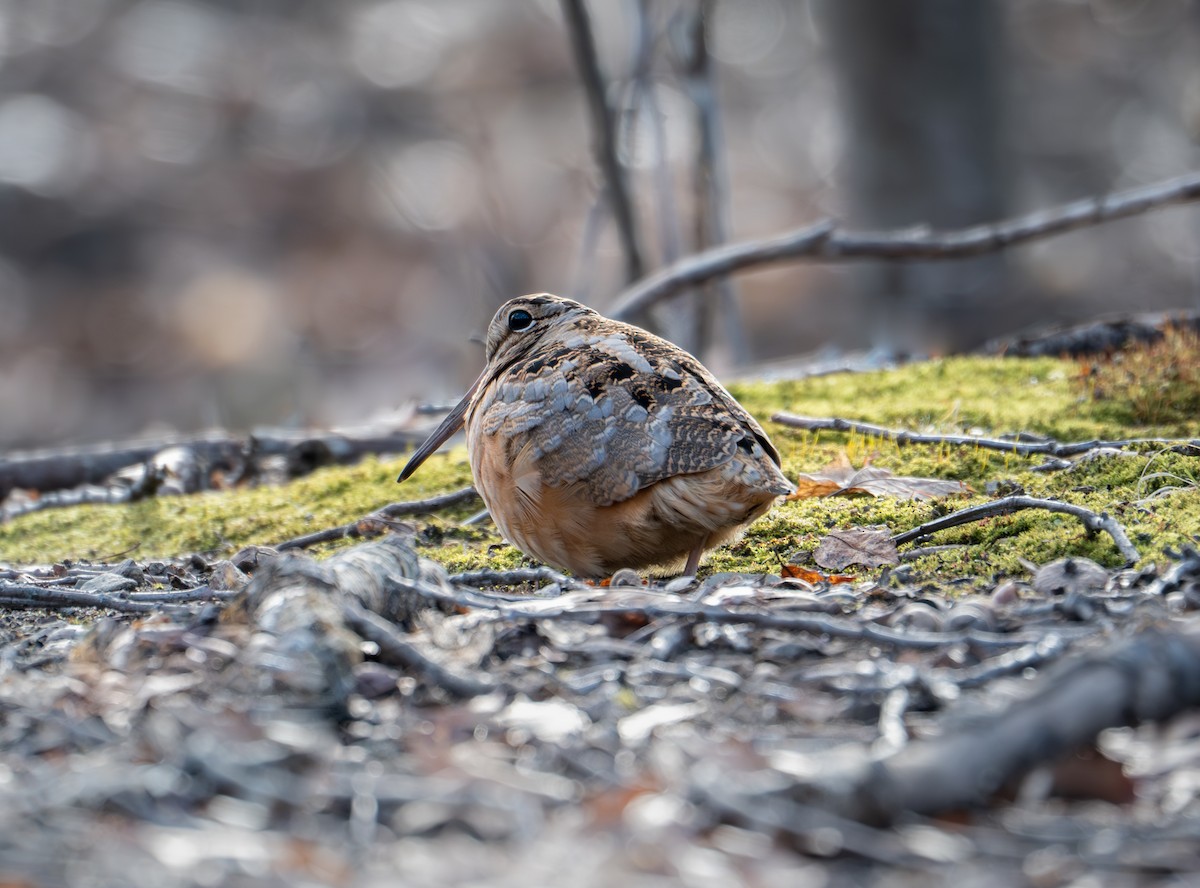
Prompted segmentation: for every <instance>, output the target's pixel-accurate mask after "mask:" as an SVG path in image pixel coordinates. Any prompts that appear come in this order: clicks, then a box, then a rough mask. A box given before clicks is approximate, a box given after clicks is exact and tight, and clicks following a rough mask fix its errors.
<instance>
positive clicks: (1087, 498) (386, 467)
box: [0, 358, 1200, 583]
mask: <svg viewBox="0 0 1200 888" xmlns="http://www.w3.org/2000/svg"><path fill="white" fill-rule="evenodd" d="M1075 373H1076V365H1074V364H1072V363H1070V362H1066V361H1058V360H1054V359H1036V360H1016V359H995V358H956V359H949V360H943V361H934V362H929V363H924V364H918V365H913V366H909V367H904V368H901V369H898V370H893V371H886V372H877V373H866V374H839V375H835V376H827V377H822V378H818V379H807V380H799V381H788V382H776V383H741V384H737V385H734V386H732V389H733V391H734V393H735V394H736V395H737V396H738V397H739V399H740V400H741V401H742V403H743V404H745V405H746V407H747V408H748V409H749V410H750V411H751V412H753V413H754V414H756V415H757V416H758V417H760V419H762V420H764V423H765V424H766V426H767V429H768V432H769V433H770V435H771V437H772V439H773V440H774V441H775V443H776V445H777V446H778V447H779V450H780V453H781V455H782V458H783V464H784V470H785V472H786V473H787V474H788V475H789V476H790V477H793V478H794V477H795V476H796V474H797V473H799V472H813V471H817V470H818V469H820V468H821V467H822V466H824V465H825V464H826V463H828V462H830V461H832V460H833V459H834V458H835V457H836V456H837V455H838V454H839V453H840V452H842V451H845V452H846V453H847V454H848V455H849V457H850V459H851V460H852V461H853V462H854V464H855V465H861V464H862V462H863V461H864V460H866V459H868V458H870V459H871V460H872V462H873V464H874V465H876V466H879V467H882V468H887V469H890V470H892V471H893V472H895V473H896V474H899V475H916V476H921V477H936V478H951V479H957V480H962V481H965V482H966V483H967V484H969V485H970V486H971V488H972V489H973V490H974V491H975V493H974V494H973V495H971V496H962V497H954V498H951V499H949V500H941V501H936V502H913V501H906V500H897V499H893V498H887V497H885V498H872V497H832V498H827V499H818V500H805V501H798V502H788V503H781V504H779V505H778V506H776V507H775V508H774V509H773V510H772V511H771V512H770V513H769V514H768V515H767V516H765V517H764V518H763V519H761V520H760V521H758V522H756V523H755V524H754V526H753V527H751V529H750V531H749V532H748V533H747V534H746V536H745V537H744V538H743V539H742V540H741V541H740V542H738V543H736V544H734V545H732V546H728V547H725V548H723V549H720V550H718V551H716V552H713V553H712V554H711V555H710V556H709V558H708V561H707V562H706V564H705V567H704V568H703V570H705V571H739V572H747V573H761V572H771V573H775V572H778V570H779V567H780V564H781V562H783V561H786V560H787V559H789V558H792V557H797V558H799V559H800V560H801V561H802V560H803V559H804V558H805V557H806V556H808V555H810V554H811V552H812V551H813V550H814V549H815V548H816V546H817V544H818V543H819V542H820V540H821V538H822V537H823V536H824V535H825V534H827V533H828V532H829V531H830V530H832V529H834V528H841V527H852V526H862V525H873V524H880V525H885V526H887V527H888V528H890V529H892V530H893V531H896V532H899V531H902V530H905V529H907V528H910V527H913V526H915V525H917V524H919V523H921V522H923V521H926V520H928V519H930V518H931V517H933V516H935V515H936V514H942V513H945V512H948V511H951V510H953V509H957V508H961V507H964V506H967V505H971V504H973V503H979V502H985V501H986V500H987V499H988V496H987V488H988V484H989V482H1009V483H1011V484H1014V485H1016V486H1018V487H1019V488H1021V489H1023V490H1025V491H1026V492H1027V493H1029V494H1030V495H1033V496H1042V497H1059V498H1062V499H1065V500H1067V501H1069V502H1072V503H1077V504H1079V505H1083V506H1086V507H1088V508H1091V509H1094V510H1097V511H1108V512H1110V513H1112V514H1114V515H1115V516H1116V517H1117V518H1118V519H1119V520H1120V521H1121V522H1122V523H1123V524H1124V526H1125V527H1126V529H1127V531H1128V532H1129V535H1130V537H1131V539H1132V540H1133V542H1134V544H1135V545H1137V546H1138V547H1139V548H1140V549H1141V551H1142V552H1143V553H1144V555H1145V556H1146V557H1147V558H1149V559H1152V558H1154V557H1155V556H1156V555H1159V554H1160V553H1161V552H1162V551H1163V550H1164V548H1166V547H1177V546H1179V545H1180V544H1182V543H1185V542H1188V541H1194V540H1195V539H1196V534H1197V532H1198V531H1200V497H1198V496H1196V495H1195V494H1196V490H1197V486H1198V485H1197V460H1196V459H1195V458H1194V457H1187V456H1181V455H1179V454H1173V453H1169V452H1166V451H1165V450H1164V449H1163V448H1152V447H1147V448H1144V449H1143V450H1142V452H1141V453H1137V454H1132V455H1116V456H1102V457H1098V458H1095V459H1088V460H1085V461H1082V462H1080V463H1078V464H1077V465H1075V466H1074V467H1073V468H1072V469H1070V470H1066V471H1055V472H1035V471H1033V468H1034V467H1035V466H1037V465H1039V464H1041V463H1042V462H1043V459H1042V458H1041V457H1037V456H1033V457H1020V456H1013V455H1011V454H1004V453H998V452H995V451H991V450H984V449H982V448H977V447H954V446H949V445H939V446H925V445H898V444H895V443H892V442H888V441H882V440H879V439H875V438H870V437H867V436H863V435H857V434H842V433H832V432H819V433H813V432H802V431H797V430H794V429H788V428H784V427H782V426H779V425H775V424H772V423H770V422H767V419H768V417H770V415H771V414H772V413H775V412H778V411H786V412H791V413H799V414H803V415H810V416H842V417H846V418H850V419H859V420H863V421H867V422H871V423H874V424H877V425H882V426H888V427H894V428H906V429H910V430H916V431H937V432H945V433H959V432H972V433H976V434H984V435H989V436H999V435H1004V434H1012V433H1015V432H1028V433H1033V434H1043V435H1049V436H1052V437H1054V438H1057V439H1058V440H1060V441H1074V440H1091V439H1115V438H1124V437H1155V436H1163V437H1177V436H1185V435H1188V434H1191V433H1192V430H1191V429H1190V428H1188V427H1186V425H1185V424H1182V423H1180V424H1175V425H1170V424H1168V425H1166V426H1156V427H1149V426H1130V425H1125V424H1121V423H1118V422H1115V421H1114V420H1113V419H1112V418H1111V415H1107V414H1106V408H1105V407H1104V405H1097V404H1096V403H1095V402H1093V401H1090V400H1088V399H1086V398H1083V397H1081V396H1080V395H1079V394H1078V389H1077V385H1076V383H1075V381H1074V374H1075ZM1110 412H1111V411H1109V413H1110ZM401 464H402V460H388V461H380V460H376V459H368V460H366V461H364V462H363V463H361V464H359V465H357V466H353V467H348V468H332V469H325V470H322V471H320V472H317V473H315V474H313V475H311V476H309V477H307V478H304V479H300V480H298V481H295V482H292V483H291V484H289V485H287V486H286V487H282V488H259V489H255V490H233V491H225V492H219V493H208V494H202V495H198V496H193V497H179V498H162V499H156V500H149V501H146V502H142V503H136V504H133V505H128V506H91V507H78V508H71V509H54V510H47V511H45V512H40V513H35V514H32V515H28V516H25V517H22V518H19V519H16V520H14V521H12V522H9V523H8V524H5V525H0V561H4V562H10V563H28V562H37V561H52V560H60V559H63V558H72V559H80V558H96V557H102V556H109V557H112V556H115V555H116V554H117V553H120V552H125V551H132V552H134V553H135V554H136V556H137V557H139V558H151V557H165V556H172V555H177V554H181V553H186V552H193V551H198V552H204V553H209V554H215V555H222V554H229V553H231V552H233V551H236V550H237V549H238V548H240V547H242V546H245V545H248V544H251V543H255V544H264V545H265V544H270V543H274V542H279V541H281V540H285V539H289V538H291V537H294V536H298V535H300V534H303V533H308V532H311V531H313V530H318V529H321V528H325V527H330V526H333V525H337V524H343V523H346V522H349V521H352V520H354V519H356V518H358V517H361V516H362V515H365V514H367V513H369V512H371V511H372V510H374V509H376V508H378V507H380V506H382V505H384V504H385V503H387V502H390V501H393V500H395V499H420V498H423V497H426V496H430V495H433V494H436V493H444V492H446V491H449V490H453V489H456V488H459V487H462V486H463V485H465V484H468V483H470V471H469V467H468V465H467V462H466V454H465V451H464V449H463V448H458V449H456V450H453V451H451V452H450V453H449V455H443V456H437V457H434V458H432V459H430V460H429V461H428V462H427V463H426V464H425V465H424V466H423V467H422V468H421V470H420V472H418V473H417V475H416V476H415V477H414V478H413V479H411V480H409V481H408V482H406V483H405V484H404V485H403V486H397V485H396V484H395V477H396V474H397V472H398V471H399V469H400V466H401ZM476 508H477V505H469V506H467V507H464V508H461V509H458V510H453V511H447V512H443V513H440V514H439V515H437V516H431V517H426V518H420V519H415V520H414V521H413V523H414V524H416V525H417V526H418V527H419V528H420V531H419V535H418V538H417V539H418V544H419V547H420V550H421V553H422V554H424V555H426V556H428V557H431V558H434V559H436V560H438V561H440V562H442V563H443V564H445V565H446V566H447V568H448V569H450V570H451V571H462V570H474V569H478V568H482V567H493V568H497V569H507V568H511V567H517V566H520V565H522V564H526V563H529V562H528V560H527V559H526V558H525V556H523V555H522V554H521V553H520V552H519V551H517V550H516V549H514V548H513V547H511V546H508V545H506V544H505V543H504V542H503V540H501V539H500V537H499V536H498V534H497V533H496V531H495V529H494V527H493V526H492V525H490V524H487V523H485V524H483V525H478V526H473V527H462V526H461V521H462V520H463V519H464V518H465V517H466V516H467V515H469V514H471V513H472V512H473V511H474V510H475V509H476ZM929 543H930V544H933V545H944V544H959V545H961V546H962V547H963V548H960V549H954V550H950V551H943V552H939V553H935V554H931V555H927V556H925V557H922V558H920V559H918V560H917V561H915V562H913V570H914V573H915V574H916V575H917V576H918V577H920V576H929V577H935V576H941V577H953V578H967V580H968V581H977V582H980V583H982V582H986V581H989V580H990V579H991V578H992V577H995V576H997V575H1005V574H1019V573H1022V572H1023V570H1024V569H1023V568H1022V566H1021V559H1025V560H1028V561H1032V562H1044V561H1047V560H1050V559H1052V558H1056V557H1059V556H1062V555H1068V554H1071V555H1083V556H1087V557H1090V558H1094V559H1096V560H1097V561H1100V562H1101V563H1103V564H1108V565H1116V564H1118V563H1120V560H1121V559H1120V556H1119V555H1118V553H1117V551H1116V549H1115V547H1114V546H1113V544H1112V541H1111V540H1110V539H1109V538H1108V536H1107V535H1104V534H1099V535H1096V536H1093V537H1089V536H1088V535H1087V533H1086V531H1085V530H1084V528H1083V526H1082V524H1081V523H1080V522H1079V521H1077V520H1076V519H1074V518H1071V517H1069V516H1064V515H1057V514H1051V513H1048V512H1044V511H1026V512H1020V513H1017V514H1014V515H1010V516H1005V517H1000V518H994V519H990V520H988V521H981V522H976V523H974V524H970V525H967V526H965V527H960V528H955V529H953V530H948V531H944V532H942V533H939V534H937V535H936V537H934V538H933V539H932V540H930V541H929ZM862 573H863V574H864V575H874V574H878V571H863V572H862Z"/></svg>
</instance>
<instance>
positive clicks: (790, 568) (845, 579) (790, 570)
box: [779, 564, 857, 585]
mask: <svg viewBox="0 0 1200 888" xmlns="http://www.w3.org/2000/svg"><path fill="white" fill-rule="evenodd" d="M779 575H780V576H781V577H783V578H784V579H786V580H804V582H806V583H813V584H816V583H829V584H831V585H836V584H838V583H853V582H854V581H855V580H856V579H857V577H849V576H846V575H845V574H826V573H821V571H819V570H813V569H812V568H808V567H801V566H800V565H799V564H785V565H784V566H783V568H782V569H781V570H780V571H779Z"/></svg>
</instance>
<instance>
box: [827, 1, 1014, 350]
mask: <svg viewBox="0 0 1200 888" xmlns="http://www.w3.org/2000/svg"><path fill="white" fill-rule="evenodd" d="M817 4H818V13H819V15H820V18H819V21H820V23H821V24H822V25H823V28H824V31H825V33H826V34H827V37H828V44H829V48H830V56H831V59H832V65H833V69H834V72H835V76H836V77H837V79H838V91H839V100H840V105H841V113H842V115H843V119H844V123H845V131H846V148H845V153H844V160H843V163H842V166H841V172H840V178H841V182H842V187H843V189H844V195H845V200H846V209H847V215H848V218H847V222H849V223H851V224H853V225H854V226H855V227H866V228H895V227H901V226H908V225H930V226H933V227H934V228H941V227H959V226H963V225H970V224H974V223H978V222H987V221H993V220H996V219H999V218H1001V217H1002V216H1003V215H1004V213H1005V209H1006V205H1005V204H1006V201H1005V198H1006V194H1007V188H1006V184H1007V183H1006V178H1007V177H1006V175H1005V169H1004V167H1005V164H1004V161H1003V156H1002V146H1001V124H1002V104H1003V103H1002V87H1001V71H1002V65H1003V63H1004V34H1003V22H1002V15H1001V13H1000V7H999V5H998V4H997V3H996V2H995V0H972V2H969V3H964V2H962V0H888V2H886V3H881V2H878V0H817ZM1006 272H1007V269H1006V262H1005V260H1004V257H1003V256H999V255H997V256H987V257H982V258H978V259H968V260H956V261H952V262H874V263H869V264H865V265H863V266H860V267H858V268H857V269H856V279H855V280H856V284H857V286H858V289H859V292H860V298H861V300H862V303H863V311H864V316H865V317H867V318H869V319H870V320H869V323H868V327H867V329H869V330H870V332H871V334H872V338H873V340H874V344H875V345H876V346H879V347H883V348H887V349H890V350H894V351H899V352H912V351H917V352H922V351H931V350H932V351H935V352H937V351H943V350H946V349H955V348H963V347H968V346H971V345H975V344H978V343H979V342H982V341H983V340H985V339H987V338H989V336H992V335H995V333H996V329H995V325H997V324H1000V323H1003V321H1002V319H1003V318H1004V317H1005V305H1004V303H1005V302H1006V296H1007V293H1008V283H1007V273H1006Z"/></svg>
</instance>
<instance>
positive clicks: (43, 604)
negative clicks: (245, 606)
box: [0, 581, 211, 614]
mask: <svg viewBox="0 0 1200 888" xmlns="http://www.w3.org/2000/svg"><path fill="white" fill-rule="evenodd" d="M210 597H211V596H210ZM72 607H98V608H107V609H108V610H115V611H122V612H125V613H131V614H144V613H147V612H150V611H161V610H163V606H162V602H161V601H131V600H129V599H128V598H126V597H124V596H121V595H111V594H108V593H105V592H81V591H79V590H78V589H62V588H59V587H53V586H34V585H31V584H29V583H9V582H6V581H0V608H13V609H27V608H46V609H47V610H60V609H62V608H72Z"/></svg>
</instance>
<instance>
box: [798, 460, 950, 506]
mask: <svg viewBox="0 0 1200 888" xmlns="http://www.w3.org/2000/svg"><path fill="white" fill-rule="evenodd" d="M970 491H971V488H970V487H968V486H967V485H966V484H963V483H962V482H961V481H946V480H944V479H942V478H913V477H906V476H898V475H893V474H892V473H891V472H890V471H889V470H887V469H879V468H876V467H875V466H873V465H871V464H870V460H868V461H867V462H866V463H865V464H864V465H863V466H862V468H860V469H856V468H854V466H853V465H852V464H851V462H850V457H848V456H847V455H846V453H845V452H844V451H843V452H842V453H841V454H839V455H838V458H837V459H835V460H834V461H833V462H831V463H830V464H829V465H827V466H825V468H823V469H821V470H820V471H819V472H813V473H811V474H807V473H802V474H801V475H800V477H799V478H797V479H796V492H795V493H793V494H791V495H790V496H789V497H788V499H792V500H796V499H809V498H812V497H817V496H833V495H835V494H839V493H842V494H867V495H869V496H895V497H900V498H901V499H932V498H933V497H937V496H951V495H953V494H956V493H969V492H970Z"/></svg>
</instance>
